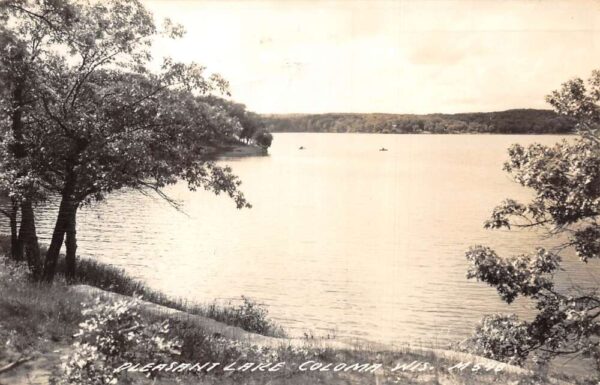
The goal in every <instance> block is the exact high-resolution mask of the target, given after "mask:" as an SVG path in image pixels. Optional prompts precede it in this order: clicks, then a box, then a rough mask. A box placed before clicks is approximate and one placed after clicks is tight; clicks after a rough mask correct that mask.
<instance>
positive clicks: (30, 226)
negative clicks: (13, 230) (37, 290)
mask: <svg viewBox="0 0 600 385" xmlns="http://www.w3.org/2000/svg"><path fill="white" fill-rule="evenodd" d="M19 237H20V238H21V242H22V244H23V246H24V248H25V258H26V259H27V264H28V265H29V270H30V271H31V273H32V275H33V278H34V279H36V280H39V279H40V277H41V273H42V258H41V255H40V246H39V244H38V239H37V235H36V229H35V216H34V213H33V205H32V203H31V201H30V200H28V199H25V200H24V201H23V202H22V203H21V229H20V231H19Z"/></svg>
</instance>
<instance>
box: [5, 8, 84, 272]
mask: <svg viewBox="0 0 600 385" xmlns="http://www.w3.org/2000/svg"><path fill="white" fill-rule="evenodd" d="M25 4H26V2H25V1H16V0H13V1H6V0H5V1H2V2H0V21H2V24H1V25H0V52H2V55H1V56H0V84H2V89H1V90H0V110H1V111H2V113H3V117H4V119H1V118H0V127H1V128H2V132H3V134H4V135H3V139H4V143H3V144H4V145H5V146H6V149H7V153H8V154H9V155H10V158H11V159H9V160H8V159H6V158H5V159H4V160H5V161H6V162H5V167H4V172H3V174H2V178H1V181H0V183H1V185H2V186H1V187H0V189H1V190H2V194H3V195H4V196H5V197H7V198H8V199H10V201H11V205H10V208H9V209H7V210H3V213H4V214H5V215H6V216H7V217H8V218H9V221H10V228H11V254H12V257H13V258H14V259H17V260H20V259H22V258H23V250H24V249H25V255H26V257H27V261H28V263H29V267H30V269H31V271H32V273H33V275H34V277H37V276H39V274H40V273H41V269H40V265H41V262H40V261H41V259H40V250H39V245H38V241H37V235H36V229H35V217H34V213H33V204H34V203H35V202H36V201H37V200H39V199H41V198H43V193H42V192H41V191H40V189H39V188H38V186H37V183H36V180H35V178H34V177H33V176H32V174H31V169H30V167H29V162H28V159H27V155H28V153H29V149H28V148H27V146H26V144H25V142H24V136H25V134H26V130H27V124H28V121H29V119H30V118H31V114H30V113H31V111H32V110H33V109H34V105H35V101H36V95H37V88H36V85H37V80H38V79H39V76H40V71H39V69H40V67H39V65H40V61H41V60H43V58H44V56H45V54H46V52H45V50H44V47H45V46H47V45H48V44H54V45H59V44H61V43H64V40H63V39H62V38H64V37H65V36H63V35H60V34H56V33H53V31H54V30H56V29H57V27H56V26H58V25H69V24H70V19H71V16H72V13H71V12H70V8H69V7H68V4H66V5H65V4H63V3H62V2H60V1H54V2H44V3H38V4H37V7H32V8H31V10H28V12H31V13H32V15H37V17H35V18H25V19H22V20H15V18H14V17H11V16H12V13H14V12H15V11H17V10H19V11H21V12H24V11H26V10H25V9H24V8H23V6H24V5H25ZM19 208H20V209H21V226H20V230H19V234H18V236H17V234H16V232H17V224H16V221H17V218H16V217H17V211H18V209H19Z"/></svg>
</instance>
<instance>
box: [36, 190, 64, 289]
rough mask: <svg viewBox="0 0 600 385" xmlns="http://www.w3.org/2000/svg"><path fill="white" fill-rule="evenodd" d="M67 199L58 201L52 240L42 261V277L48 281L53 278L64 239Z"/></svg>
mask: <svg viewBox="0 0 600 385" xmlns="http://www.w3.org/2000/svg"><path fill="white" fill-rule="evenodd" d="M67 201H68V199H65V198H64V197H63V198H62V199H61V201H60V207H59V209H58V217H57V218H56V224H55V225H54V231H53V233H52V240H51V241H50V247H48V251H47V252H46V260H45V262H44V273H43V277H42V278H43V280H44V281H46V282H48V283H51V282H52V281H53V280H54V275H55V274H56V263H57V262H58V256H59V254H60V248H61V247H62V244H63V241H64V239H65V232H66V224H67V220H68V215H67V211H68V208H67Z"/></svg>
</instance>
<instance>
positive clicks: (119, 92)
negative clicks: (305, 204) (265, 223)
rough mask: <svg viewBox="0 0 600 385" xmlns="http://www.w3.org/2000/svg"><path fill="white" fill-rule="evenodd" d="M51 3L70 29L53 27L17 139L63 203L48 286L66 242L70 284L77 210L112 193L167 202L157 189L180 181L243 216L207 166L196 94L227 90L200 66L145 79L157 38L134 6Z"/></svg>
mask: <svg viewBox="0 0 600 385" xmlns="http://www.w3.org/2000/svg"><path fill="white" fill-rule="evenodd" d="M56 3H59V4H62V5H63V6H65V7H67V6H68V7H67V8H66V9H68V11H69V12H68V14H69V15H70V16H69V23H68V24H67V23H63V24H60V25H59V24H56V23H52V22H50V23H51V24H52V28H51V31H52V32H51V33H55V34H57V35H59V36H61V37H62V38H61V39H60V42H61V43H62V44H61V45H60V46H56V45H49V46H48V47H46V49H47V54H46V55H45V57H44V59H45V60H44V61H43V62H42V63H41V64H42V65H40V66H39V68H38V70H39V71H41V72H42V76H40V77H39V79H38V80H39V84H37V91H38V93H39V95H38V97H37V103H36V105H35V111H33V112H32V116H33V119H32V121H31V122H30V124H29V125H28V128H27V131H26V135H25V137H24V141H25V144H26V146H27V148H29V149H30V151H29V152H28V154H27V161H28V162H29V164H30V165H31V170H32V174H33V175H34V177H35V179H36V180H37V181H39V183H40V185H41V186H42V187H43V189H44V190H45V191H48V192H49V193H51V194H56V195H58V196H59V197H60V206H59V211H58V216H57V219H56V223H55V226H54V231H53V235H52V239H51V243H50V245H49V248H48V251H47V254H46V258H45V262H44V269H43V279H44V280H46V281H48V282H51V281H52V280H53V278H54V275H55V268H56V263H57V259H58V255H59V252H60V249H61V247H62V244H63V242H64V243H65V245H66V266H67V271H66V275H67V280H71V279H72V278H73V277H74V273H75V261H76V247H77V244H76V215H77V211H78V209H79V207H81V205H83V204H86V203H89V202H92V201H94V200H101V199H103V198H104V197H105V195H106V194H108V193H110V192H112V191H115V190H119V189H123V188H129V189H135V190H138V191H142V192H144V193H147V192H148V191H153V192H156V193H158V194H159V195H160V196H161V197H163V198H165V199H168V200H169V201H170V202H171V203H174V202H173V201H172V200H170V199H169V197H168V196H166V195H165V194H164V193H163V192H162V190H161V189H162V188H163V187H164V186H166V185H169V184H174V183H176V182H178V181H180V180H183V181H186V182H187V183H188V186H189V188H190V189H196V188H199V187H200V188H204V189H207V190H211V191H213V192H214V193H215V194H219V193H221V192H224V193H226V194H228V195H229V196H230V197H231V198H233V199H234V201H235V203H236V205H237V207H238V208H242V207H248V206H249V204H248V203H247V202H246V200H245V198H244V196H243V194H242V193H241V192H240V191H239V190H238V186H239V184H240V181H239V180H238V178H237V177H236V176H235V175H233V174H232V173H231V170H230V169H229V168H228V167H220V166H218V165H216V164H214V163H211V162H207V161H206V160H205V159H206V158H207V157H206V154H207V153H208V152H209V151H208V149H209V148H210V147H211V146H214V144H215V143H217V142H219V141H220V140H221V139H222V137H221V136H220V133H219V132H218V131H215V129H214V126H213V125H211V124H210V120H209V119H207V113H209V112H210V111H208V112H207V110H206V109H205V108H202V107H203V106H202V105H201V104H200V102H199V100H198V97H197V96H196V95H204V94H208V93H210V92H213V91H220V92H224V91H226V88H227V83H226V82H225V81H224V80H223V79H221V78H220V77H218V76H211V77H210V78H206V77H205V76H204V74H203V67H201V66H199V65H197V64H188V65H185V64H181V63H175V62H173V61H172V60H170V59H165V60H164V61H163V64H162V66H161V70H160V72H159V73H154V72H151V71H149V70H148V65H149V63H150V60H151V56H150V53H149V48H150V45H151V43H152V40H153V38H154V37H155V36H156V35H157V33H158V32H157V28H156V26H155V25H154V21H153V18H152V15H151V14H150V13H149V12H148V11H147V10H146V9H145V8H144V7H143V5H142V4H141V3H140V2H139V1H126V0H110V1H103V2H101V3H100V2H92V1H90V2H84V1H82V2H71V1H66V0H60V1H57V2H56ZM9 4H13V5H14V7H13V8H11V11H12V12H13V13H12V16H13V17H14V18H15V19H17V20H28V19H32V20H42V21H43V22H46V20H45V12H44V11H43V9H41V10H40V9H38V8H40V7H42V8H43V5H44V4H46V2H37V1H16V0H15V1H13V2H12V3H11V2H9ZM165 27H166V31H165V33H166V34H168V35H169V36H172V37H177V36H180V35H181V34H182V30H181V28H180V27H179V26H176V25H173V24H172V23H170V22H167V23H166V25H165ZM65 46H66V47H67V48H68V49H67V50H65V49H64V48H65ZM0 150H1V151H0V152H1V153H2V155H3V156H2V157H3V158H4V159H5V162H4V164H3V167H7V166H8V165H10V164H11V162H10V161H11V160H12V159H11V155H12V154H11V152H10V151H9V150H8V147H4V148H2V149H0Z"/></svg>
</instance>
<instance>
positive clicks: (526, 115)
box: [262, 109, 575, 134]
mask: <svg viewBox="0 0 600 385" xmlns="http://www.w3.org/2000/svg"><path fill="white" fill-rule="evenodd" d="M262 119H263V122H264V124H265V126H266V127H267V129H268V130H269V131H270V132H365V133H382V134H413V133H432V134H456V133H491V134H564V133H570V132H573V129H574V126H575V123H574V122H573V121H572V120H571V119H569V118H566V117H563V116H560V115H558V114H556V113H555V112H554V111H551V110H535V109H516V110H507V111H500V112H479V113H461V114H429V115H409V114H359V113H328V114H315V115H310V114H288V115H263V116H262Z"/></svg>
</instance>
